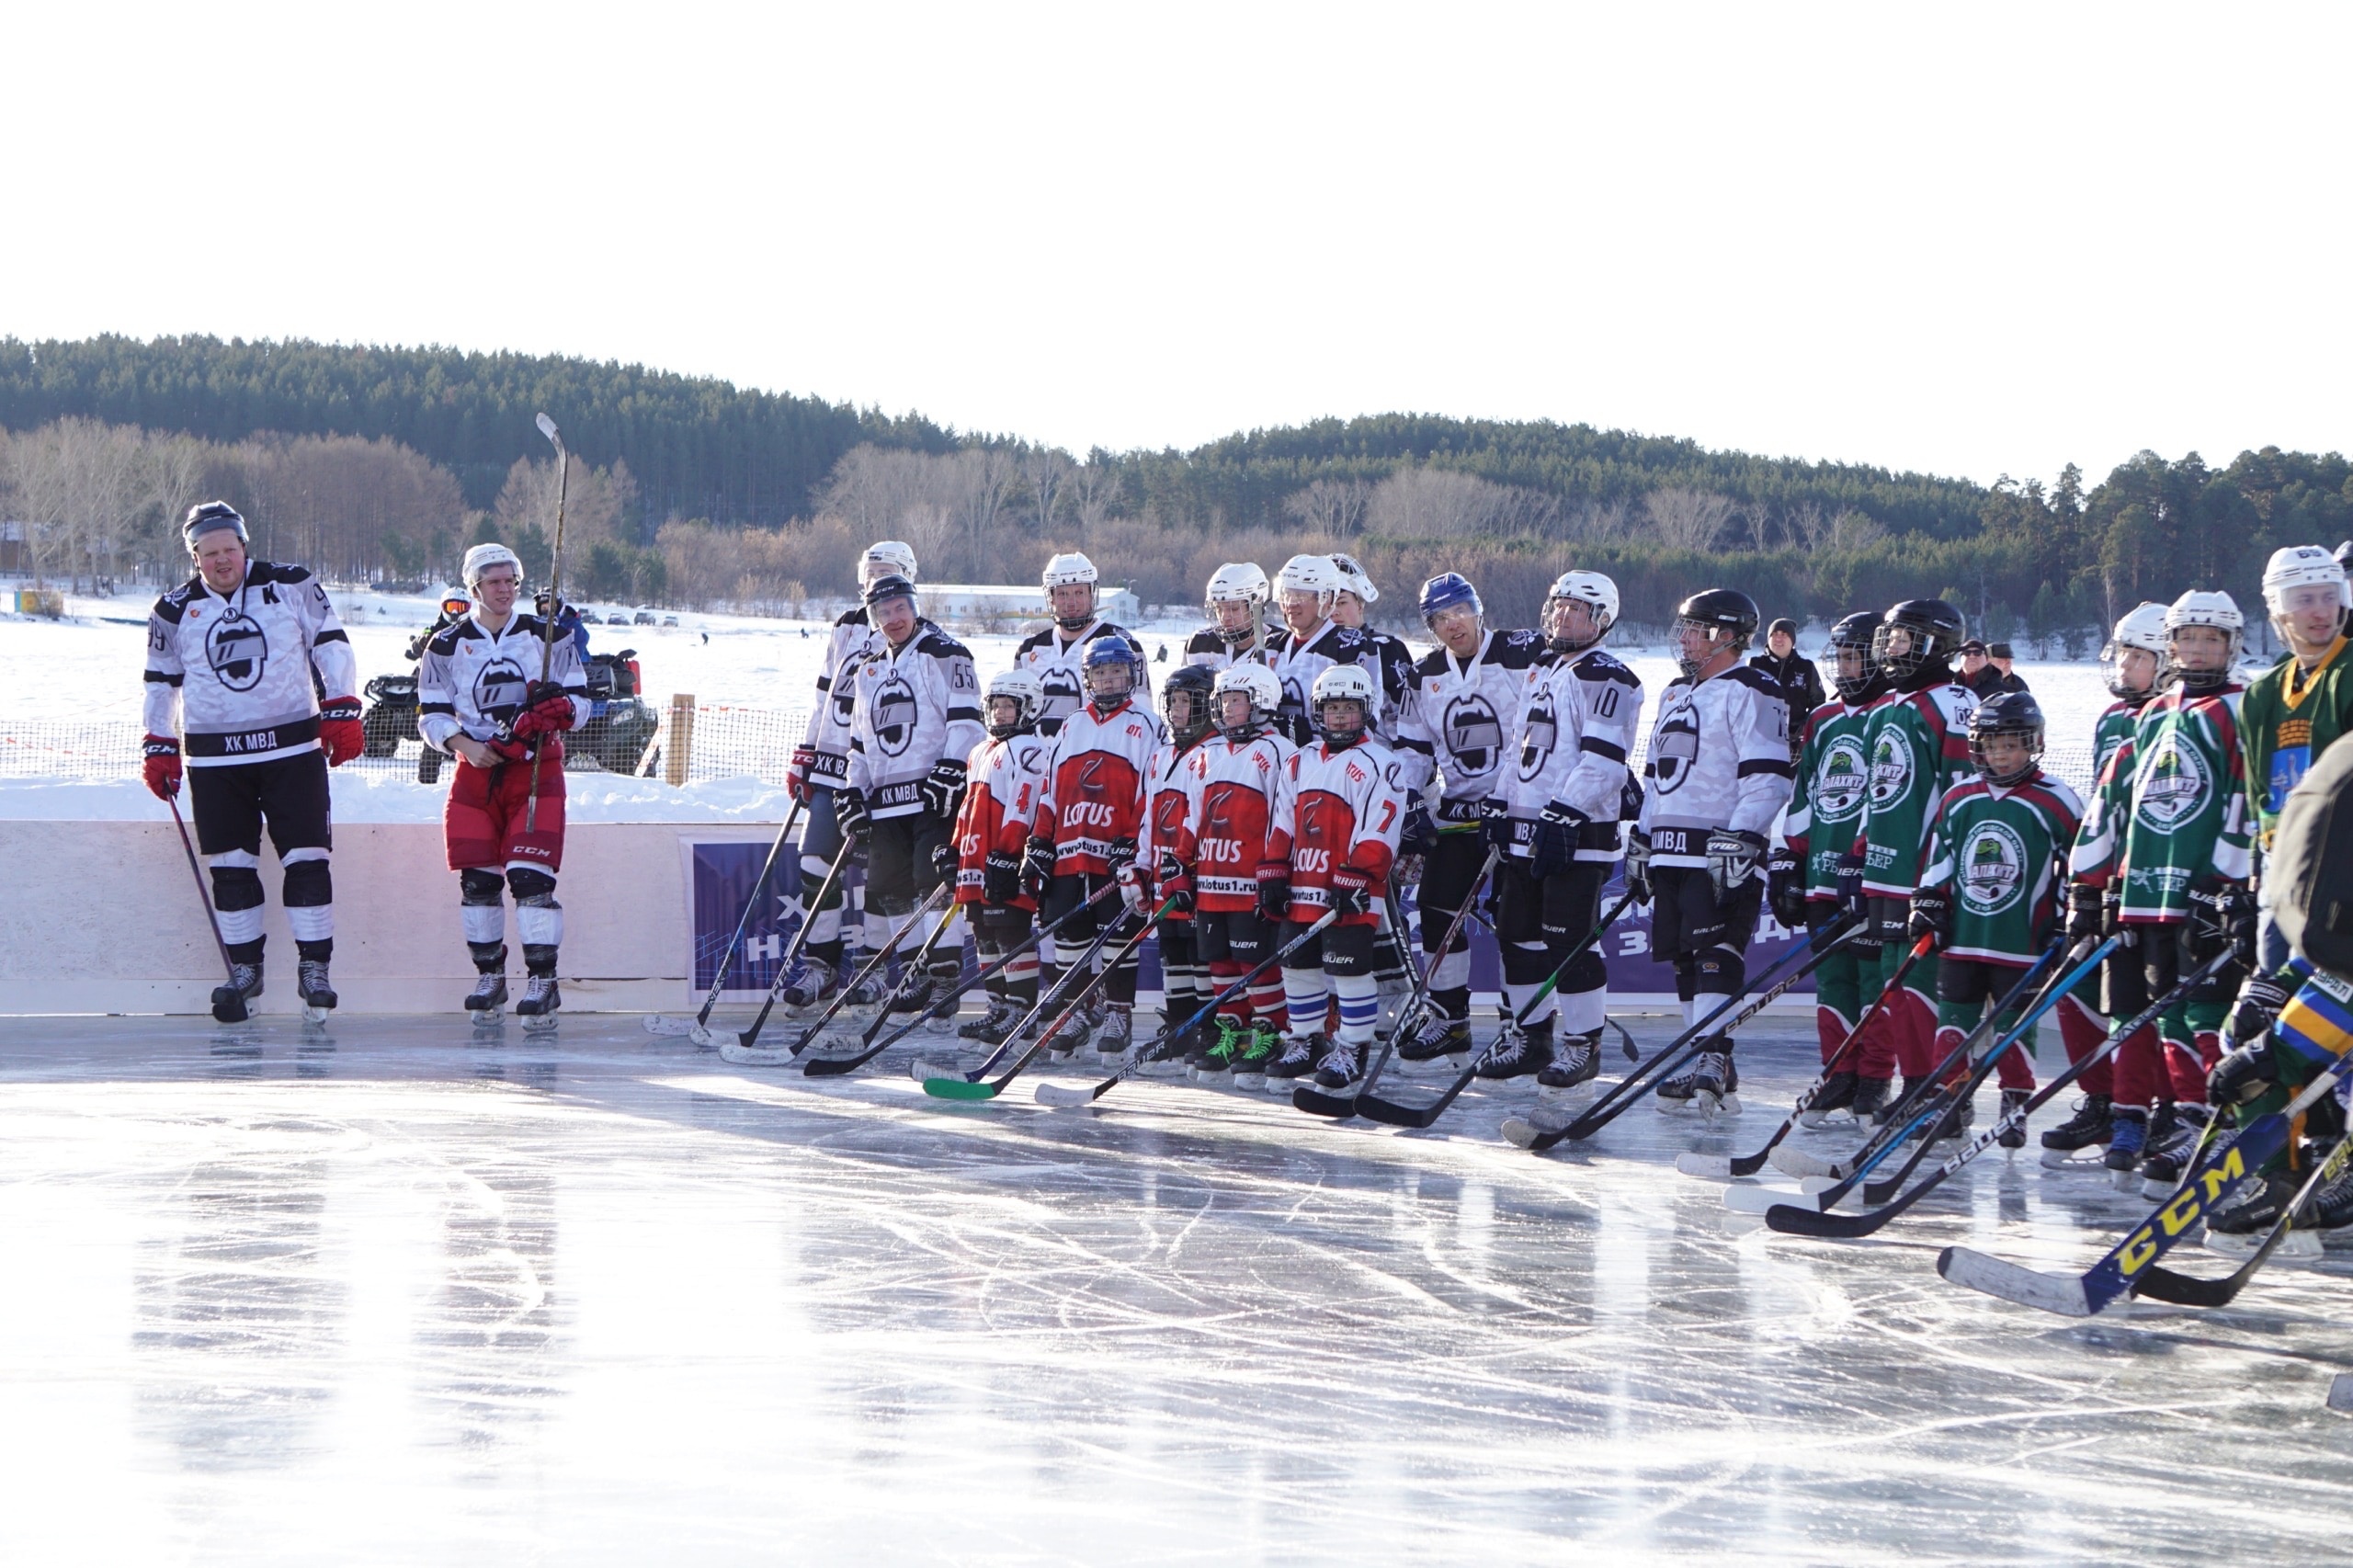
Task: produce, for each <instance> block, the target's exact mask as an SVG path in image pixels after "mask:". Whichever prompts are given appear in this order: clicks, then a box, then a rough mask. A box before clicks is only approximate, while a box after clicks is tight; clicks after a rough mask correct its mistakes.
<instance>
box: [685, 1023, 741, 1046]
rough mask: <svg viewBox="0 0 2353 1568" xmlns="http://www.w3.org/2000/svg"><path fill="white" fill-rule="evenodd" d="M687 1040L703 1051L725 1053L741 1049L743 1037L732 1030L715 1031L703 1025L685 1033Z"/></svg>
mask: <svg viewBox="0 0 2353 1568" xmlns="http://www.w3.org/2000/svg"><path fill="white" fill-rule="evenodd" d="M687 1038H688V1040H693V1041H694V1042H695V1044H697V1045H699V1046H700V1047H701V1048H702V1049H703V1050H705V1051H721V1052H722V1053H723V1052H725V1051H733V1050H736V1049H738V1048H739V1047H741V1046H742V1045H743V1043H744V1037H743V1036H742V1035H740V1034H737V1033H736V1032H735V1031H734V1030H733V1029H715V1028H711V1027H710V1025H708V1024H705V1025H702V1026H700V1027H699V1028H691V1029H688V1031H687Z"/></svg>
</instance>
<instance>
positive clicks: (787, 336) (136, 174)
mask: <svg viewBox="0 0 2353 1568" xmlns="http://www.w3.org/2000/svg"><path fill="white" fill-rule="evenodd" d="M6 32H7V37H8V46H9V47H8V52H9V54H10V56H11V57H12V62H13V63H12V67H11V69H10V70H9V72H8V73H7V74H8V78H9V81H8V97H9V115H8V119H9V124H10V127H11V131H12V142H13V145H14V149H15V154H16V155H15V156H13V157H12V158H11V159H10V161H9V162H10V169H9V180H8V194H7V201H6V205H7V210H8V211H9V213H10V218H11V222H9V223H8V224H7V225H6V238H5V240H0V334H13V335H17V336H20V337H42V336H81V335H88V334H93V333H98V332H120V333H130V334H134V335H142V336H145V335H153V334H157V333H182V332H205V333H213V334H217V335H222V336H230V335H242V336H246V337H256V336H272V337H275V336H292V335H301V336H309V337H316V338H322V339H328V340H339V341H347V342H348V341H365V342H392V343H427V342H431V343H447V344H453V345H457V346H460V347H468V348H483V349H495V348H512V349H521V350H527V351H534V352H538V351H548V352H558V351H560V352H566V353H574V354H583V355H589V356H594V357H597V358H619V359H623V360H640V361H643V362H644V363H647V364H649V365H654V366H658V367H663V368H665V369H676V370H681V371H688V372H693V373H700V374H709V375H715V376H722V377H725V378H727V379H729V380H732V381H736V382H739V383H743V384H747V385H754V386H761V387H767V388H771V389H776V390H780V391H790V392H805V393H815V394H819V395H822V396H824V397H828V398H834V399H846V400H850V401H855V402H857V403H861V404H867V403H873V404H880V405H881V406H883V407H886V408H889V409H892V410H901V409H916V410H920V411H921V412H923V413H926V414H928V415H931V416H933V417H934V418H937V419H939V420H942V421H945V422H948V423H950V424H953V425H955V426H960V427H963V428H968V429H971V428H979V429H988V430H1004V431H1010V432H1015V433H1017V434H1020V435H1024V436H1028V437H1033V438H1040V439H1044V440H1048V441H1051V442H1054V443H1057V444H1060V445H1063V446H1067V447H1069V448H1071V449H1074V450H1076V451H1080V452H1084V451H1085V449H1086V448H1088V447H1090V446H1094V445H1102V446H1107V447H1112V448H1123V447H1132V446H1164V445H1167V446H1178V447H1182V446H1188V445H1191V444H1193V443H1196V442H1199V441H1201V440H1203V439H1207V438H1210V437H1215V436H1219V435H1222V434H1224V433H1226V432H1229V431H1233V430H1236V429H1242V428H1247V427H1250V426H1264V425H1277V424H1288V423H1295V422H1298V421H1301V420H1305V419H1309V418H1313V417H1315V416H1318V415H1351V414H1358V413H1374V412H1381V411H1384V410H1392V409H1413V410H1421V411H1429V412H1436V413H1444V414H1453V415H1486V416H1495V417H1504V418H1530V417H1549V418H1554V419H1561V420H1572V421H1574V420H1582V421H1586V422H1589V423H1592V424H1595V425H1598V426H1618V427H1625V428H1631V429H1638V430H1644V431H1650V432H1654V433H1659V434H1666V435H1678V436H1689V437H1696V438H1698V439H1699V440H1700V441H1702V442H1704V443H1706V444H1708V445H1710V446H1718V447H1737V448H1743V449H1750V450H1754V451H1759V452H1765V453H1770V454H1791V455H1797V456H1802V457H1826V458H1837V459H1847V460H1866V461H1872V462H1878V463H1882V464H1886V465H1888V466H1891V467H1897V468H1919V469H1927V470H1930V471H1934V472H1945V473H1960V474H1965V475H1969V476H1971V477H1974V478H1978V479H1985V480H1990V479H1992V478H1993V477H1995V475H1996V474H1998V473H2000V472H2005V471H2006V472H2011V473H2013V474H2017V475H2020V476H2024V475H2028V474H2039V475H2043V476H2048V475H2050V474H2052V473H2054V472H2056V471H2057V470H2058V468H2059V467H2060V465H2061V464H2063V463H2064V462H2067V461H2069V460H2075V461H2077V462H2080V463H2082V464H2083V465H2084V466H2085V467H2086V470H2087V471H2089V472H2091V473H2092V474H2093V476H2094V477H2097V476H2098V475H2100V474H2103V473H2105V472H2106V471H2107V470H2108V468H2109V466H2111V465H2112V464H2114V463H2116V462H2118V461H2119V460H2122V459H2124V458H2126V457H2128V456H2130V455H2131V453H2132V452H2133V451H2135V450H2137V449H2141V448H2143V447H2153V448H2154V449H2157V450H2159V451H2161V452H2164V453H2165V454H2166V455H2168V456H2175V455H2178V454H2179V453H2180V452H2182V451H2184V450H2187V449H2193V448H2194V449H2198V450H2200V451H2201V452H2203V453H2204V454H2205V455H2206V457H2207V458H2208V459H2209V460H2213V461H2217V462H2221V461H2226V460H2228V459H2229V458H2230V457H2231V456H2232V455H2234V453H2236V452H2237V451H2238V450H2239V449H2242V448H2244V447H2248V446H2256V445H2261V444H2264V443H2267V442H2273V443H2278V444H2279V445H2283V446H2290V447H2298V448H2305V449H2342V448H2345V447H2346V446H2347V444H2348V441H2353V375H2348V373H2347V366H2348V365H2353V327H2349V326H2348V312H2347V305H2346V298H2347V256H2348V254H2353V244H2348V240H2353V232H2349V231H2353V221H2349V220H2348V213H2353V203H2349V202H2348V200H2347V194H2348V193H2347V177H2346V176H2347V165H2348V163H2353V137H2348V135H2347V130H2346V122H2345V119H2344V68H2345V62H2347V60H2348V59H2353V8H2347V7H2312V8H2298V7H2285V6H2282V7H2276V8H2275V7H2256V6H2229V7H2219V8H2218V7H2213V6H2200V7H2189V6H2180V7H2173V6H2153V5H2148V4H2140V5H2132V6H2117V7H2114V8H2109V9H2099V8H2095V7H2091V6H2052V5H2049V4H2047V3H2043V4H2034V5H2025V6H1997V5H1989V4H1982V3H1973V4H1969V5H1954V6H1943V7H1935V8H1932V7H1929V6H1889V5H1885V4H1875V5H1870V6H1853V7H1830V6H1813V7H1794V6H1756V5H1743V6H1725V7H1722V8H1716V7H1707V6H1664V5H1662V6H1629V5H1622V4H1613V5H1607V6H1592V7H1589V8H1572V7H1568V6H1526V7H1506V6H1465V5H1454V6H1431V5H1427V4H1423V5H1415V6H1395V7H1383V6H1371V5H1366V4H1352V5H1347V6H1331V7H1328V8H1308V7H1289V6H1271V5H1267V4H1265V3H1263V0H1261V3H1259V4H1253V5H1245V6H1231V7H1228V6H1215V5H1207V4H1200V3H1197V0H1194V3H1188V4H1186V5H1183V6H1105V5H1100V4H1096V5H1088V6H1068V7H1063V8H1050V7H1034V8H1033V7H1018V8H1016V7H1006V6H987V5H969V4H968V5H960V6H939V7H937V8H932V7H922V6H842V5H825V6H805V7H784V6H724V7H721V6H692V5H682V4H676V3H673V4H667V5H660V6H648V5H643V4H636V5H631V6H614V7H609V8H607V7H599V6H585V5H577V4H575V5H568V6H536V7H529V8H521V7H508V6H496V5H487V4H469V5H462V6H446V7H445V6H432V5H409V6H392V7H385V6H358V7H352V6H342V7H338V6H316V5H306V6H288V7H285V8H283V9H282V10H277V11H266V10H263V9H261V8H257V7H251V6H236V5H233V4H224V5H214V6H169V7H163V8H158V9H156V10H155V11H153V13H149V14H141V13H140V12H138V11H136V10H135V9H133V8H130V7H122V8H108V7H101V6H59V5H51V6H21V7H17V8H15V9H13V10H12V12H11V15H10V19H9V21H8V24H7V28H6Z"/></svg>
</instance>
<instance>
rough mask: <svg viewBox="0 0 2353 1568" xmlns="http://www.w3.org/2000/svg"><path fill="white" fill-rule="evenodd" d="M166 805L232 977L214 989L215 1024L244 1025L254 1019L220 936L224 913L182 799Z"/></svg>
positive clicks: (167, 800) (167, 798)
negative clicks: (215, 898)
mask: <svg viewBox="0 0 2353 1568" xmlns="http://www.w3.org/2000/svg"><path fill="white" fill-rule="evenodd" d="M164 804H165V805H167V806H169V807H171V808H172V822H173V824H174V825H176V826H177V827H178V829H179V830H180V847H181V848H183V849H185V850H187V851H188V875H189V876H191V877H194V878H195V879H196V896H197V897H198V898H199V899H201V900H203V901H204V923H205V925H207V926H210V927H211V928H212V945H213V946H214V947H215V948H217V949H220V951H221V967H222V970H223V971H226V972H227V974H228V976H229V983H227V984H226V985H216V986H214V987H213V988H212V1021H213V1022H214V1023H218V1024H242V1023H244V1021H245V1019H246V1018H247V1017H250V1016H251V1015H250V1014H249V1013H248V1012H247V1011H246V1008H245V994H244V990H243V989H242V988H241V987H240V986H239V985H238V984H237V960H234V959H233V958H231V957H230V956H229V938H228V937H223V936H222V934H221V912H220V911H219V910H217V909H215V908H213V907H212V891H211V890H210V888H208V887H206V886H205V885H204V868H203V867H202V866H199V865H198V864H197V860H196V843H195V841H194V840H193V839H191V838H189V837H188V819H187V818H185V817H183V816H181V815H180V802H179V797H178V796H176V795H166V796H165V797H164Z"/></svg>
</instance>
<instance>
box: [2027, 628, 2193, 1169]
mask: <svg viewBox="0 0 2353 1568" xmlns="http://www.w3.org/2000/svg"><path fill="white" fill-rule="evenodd" d="M2100 669H2101V671H2102V673H2103V675H2104V676H2105V677H2106V679H2107V682H2108V691H2109V696H2111V697H2113V698H2114V699H2116V700H2115V701H2113V702H2111V703H2109V705H2108V706H2107V707H2106V708H2104V709H2102V710H2100V714H2099V717H2098V718H2097V719H2095V720H2093V721H2092V794H2091V797H2090V798H2089V799H2088V800H2087V801H2086V803H2085V812H2086V816H2088V815H2089V814H2090V812H2091V811H2092V810H2093V809H2094V807H2095V806H2096V805H2097V801H2098V800H2099V798H2100V796H2101V793H2102V792H2103V791H2110V790H2112V791H2113V793H2114V794H2115V796H2116V798H2118V799H2120V800H2121V799H2123V798H2124V797H2125V796H2127V795H2128V794H2130V792H2131V787H2132V775H2131V767H2132V763H2131V747H2130V743H2131V739H2132V727H2133V725H2134V724H2136V723H2138V722H2140V713H2141V710H2142V709H2143V707H2145V706H2147V704H2148V701H2149V699H2151V698H2153V697H2154V696H2155V695H2156V694H2157V688H2158V687H2160V686H2161V685H2163V684H2164V678H2165V606H2163V605H2161V604H2148V603H2143V604H2142V605H2140V606H2138V607H2136V608H2133V609H2132V610H2131V611H2130V612H2129V613H2127V614H2126V615H2125V616H2124V617H2123V619H2120V620H2119V621H2118V622H2117V623H2116V626H2115V629H2114V631H2112V632H2111V633H2110V634H2109V641H2108V645H2107V646H2106V647H2104V648H2102V649H2101V650H2100ZM2120 756H2121V757H2122V758H2123V761H2122V762H2121V763H2120V764H2119V766H2120V767H2122V769H2123V772H2122V775H2121V776H2120V778H2117V779H2116V780H2114V781H2113V783H2111V781H2110V780H2109V766H2110V764H2112V763H2116V762H2117V759H2118V758H2119V757H2120ZM2076 832H2077V835H2078V836H2079V837H2080V836H2081V834H2082V829H2081V828H2080V827H2078V828H2077V830H2076ZM2069 865H2070V872H2069V875H2070V878H2071V881H2072V877H2073V869H2072V868H2073V856H2072V855H2071V856H2070V858H2069ZM2068 896H2069V899H2070V901H2071V903H2072V901H2073V900H2074V899H2075V896H2076V895H2075V892H2074V890H2073V887H2072V886H2071V888H2070V891H2069V894H2068ZM2088 896H2089V898H2090V908H2089V909H2088V911H2087V912H2086V915H2085V916H2084V917H2083V918H2082V919H2080V920H2076V921H2075V924H2076V926H2077V927H2078V929H2079V930H2080V931H2083V932H2092V933H2097V931H2099V930H2100V929H2101V928H2102V926H2103V925H2105V924H2107V923H2108V922H2107V921H2105V920H2104V919H2103V917H2102V915H2101V911H2100V903H2101V895H2100V891H2099V889H2098V888H2097V887H2096V886H2095V887H2090V889H2089V893H2088ZM2070 918H2071V920H2074V919H2075V916H2074V915H2073V914H2072V913H2071V915H2070ZM2075 939H2078V938H2071V941H2072V940H2075ZM2100 969H2101V972H2100V973H2099V974H2097V975H2094V976H2092V977H2090V978H2089V979H2086V981H2085V982H2084V983H2083V984H2081V985H2079V986H2077V987H2076V988H2075V990H2074V991H2073V992H2070V993H2069V994H2068V995H2067V996H2066V998H2065V999H2064V1000H2063V1001H2062V1002H2061V1003H2060V1004H2059V1009H2058V1011H2059V1038H2060V1040H2061V1041H2062V1042H2063V1044H2064V1045H2065V1046H2066V1048H2067V1060H2068V1061H2069V1062H2081V1061H2082V1060H2083V1059H2084V1058H2085V1057H2086V1056H2087V1055H2089V1054H2090V1053H2091V1052H2092V1051H2096V1050H2097V1049H2098V1048H2099V1047H2100V1045H2101V1044H2102V1043H2104V1042H2105V1041H2106V1040H2107V1039H2108V1033H2109V1017H2111V1016H2112V1017H2120V1018H2130V1017H2136V1016H2137V1015H2138V1014H2139V1013H2140V1012H2141V1010H2142V1009H2143V1007H2145V1006H2147V1005H2148V997H2147V995H2146V994H2145V986H2146V983H2145V981H2144V979H2143V975H2142V972H2141V955H2140V954H2139V953H2136V952H2134V951H2133V950H2132V949H2130V948H2119V949H2117V950H2116V951H2115V952H2114V953H2113V954H2111V955H2109V960H2108V962H2106V963H2105V964H2102V965H2101V966H2100ZM2156 1050H2157V1033H2156V1030H2155V1029H2154V1028H2144V1029H2143V1030H2141V1031H2140V1033H2139V1035H2138V1036H2137V1037H2136V1038H2134V1039H2132V1040H2126V1041H2124V1042H2123V1043H2122V1044H2121V1045H2120V1046H2119V1047H2118V1048H2117V1049H2116V1051H2113V1052H2112V1053H2110V1055H2109V1057H2107V1058H2106V1059H2105V1060H2103V1061H2101V1062H2097V1063H2095V1064H2094V1065H2092V1066H2091V1067H2088V1068H2086V1069H2085V1071H2084V1075H2083V1076H2082V1077H2081V1078H2079V1079H2077V1080H2076V1081H2077V1082H2078V1083H2080V1084H2081V1085H2083V1087H2084V1094H2083V1098H2082V1099H2080V1100H2079V1101H2077V1102H2076V1105H2075V1114H2074V1115H2073V1116H2071V1117H2069V1118H2068V1119H2066V1120H2065V1121H2063V1122H2061V1123H2060V1124H2059V1125H2058V1126H2056V1127H2053V1128H2051V1129H2049V1130H2048V1131H2045V1132H2044V1133H2043V1134H2042V1163H2043V1164H2044V1165H2050V1166H2052V1167H2054V1168H2055V1167H2059V1166H2063V1165H2067V1164H2068V1163H2069V1159H2070V1157H2071V1156H2072V1155H2073V1154H2075V1152H2076V1151H2077V1150H2080V1149H2088V1148H2091V1147H2093V1146H2094V1145H2096V1144H2105V1143H2107V1142H2108V1139H2109V1128H2110V1126H2111V1120H2110V1117H2109V1106H2110V1105H2111V1104H2112V1103H2113V1101H2114V1097H2115V1093H2116V1082H2115V1073H2116V1062H2117V1059H2118V1058H2119V1057H2121V1056H2123V1055H2125V1054H2126V1053H2127V1052H2130V1053H2131V1054H2133V1055H2136V1056H2139V1055H2143V1054H2146V1055H2149V1056H2151V1057H2152V1058H2154V1052H2155V1051H2156ZM2103 1157H2105V1156H2104V1155H2103Z"/></svg>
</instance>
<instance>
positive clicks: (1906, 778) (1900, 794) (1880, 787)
mask: <svg viewBox="0 0 2353 1568" xmlns="http://www.w3.org/2000/svg"><path fill="white" fill-rule="evenodd" d="M1911 790H1912V738H1911V737H1910V736H1909V735H1906V734H1905V733H1904V732H1903V731H1902V730H1900V729H1897V728H1896V727H1895V726H1894V725H1893V724H1890V725H1888V726H1886V727H1885V728H1884V729H1882V730H1881V731H1880V733H1879V738H1878V739H1876V740H1874V741H1872V742H1871V804H1872V805H1874V806H1882V807H1885V806H1893V805H1896V804H1898V803H1900V802H1901V801H1903V799H1904V796H1905V795H1907V794H1909V793H1911Z"/></svg>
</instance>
